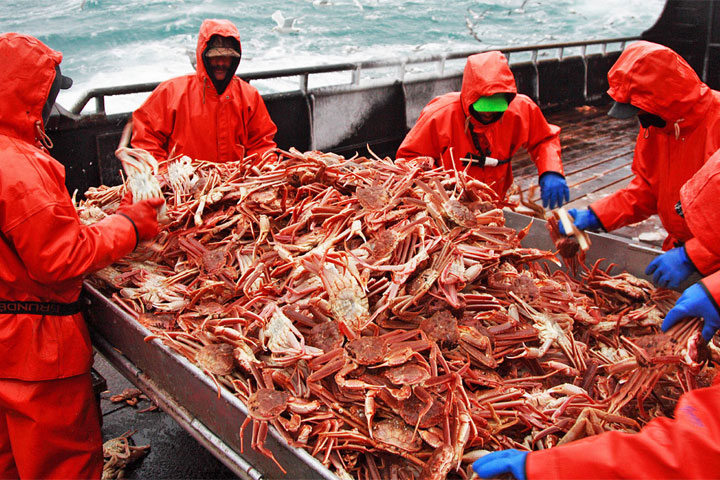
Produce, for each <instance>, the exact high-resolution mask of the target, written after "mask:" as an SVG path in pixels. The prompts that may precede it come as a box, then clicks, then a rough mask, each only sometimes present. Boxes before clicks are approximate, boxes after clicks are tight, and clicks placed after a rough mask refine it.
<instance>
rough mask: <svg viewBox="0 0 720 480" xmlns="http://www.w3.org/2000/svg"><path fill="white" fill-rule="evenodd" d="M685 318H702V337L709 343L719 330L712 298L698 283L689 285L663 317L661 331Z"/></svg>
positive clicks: (718, 317) (719, 314)
mask: <svg viewBox="0 0 720 480" xmlns="http://www.w3.org/2000/svg"><path fill="white" fill-rule="evenodd" d="M687 317H702V318H703V321H704V322H705V324H704V326H703V329H702V336H703V338H704V339H705V341H707V342H709V341H710V339H711V338H712V337H713V335H715V331H716V330H717V329H718V328H720V313H718V309H717V307H716V306H715V302H714V301H713V299H712V297H711V296H710V295H709V294H708V293H707V290H705V287H703V286H702V284H700V283H695V284H693V285H690V286H689V287H688V288H687V289H686V290H685V291H684V292H683V293H682V295H680V298H678V300H677V302H675V306H674V307H673V308H672V309H670V311H669V312H668V313H667V315H665V320H663V323H662V331H663V332H666V331H667V330H668V329H669V328H670V327H672V326H673V325H675V324H676V323H677V322H678V321H680V320H682V319H683V318H687Z"/></svg>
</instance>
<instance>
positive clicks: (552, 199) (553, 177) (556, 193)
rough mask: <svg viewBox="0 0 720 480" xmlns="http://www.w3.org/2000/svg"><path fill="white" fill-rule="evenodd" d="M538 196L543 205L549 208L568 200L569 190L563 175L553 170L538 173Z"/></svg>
mask: <svg viewBox="0 0 720 480" xmlns="http://www.w3.org/2000/svg"><path fill="white" fill-rule="evenodd" d="M540 197H541V198H542V204H543V207H545V208H548V207H549V208H551V209H553V208H555V207H560V206H561V205H562V204H563V203H565V202H567V201H568V200H570V190H569V189H568V186H567V182H566V181H565V177H563V176H562V175H560V174H559V173H555V172H545V173H543V174H542V175H540Z"/></svg>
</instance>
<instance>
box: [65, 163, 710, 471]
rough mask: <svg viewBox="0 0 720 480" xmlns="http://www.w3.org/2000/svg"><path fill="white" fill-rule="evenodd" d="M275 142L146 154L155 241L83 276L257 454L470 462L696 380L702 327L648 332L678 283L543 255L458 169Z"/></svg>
mask: <svg viewBox="0 0 720 480" xmlns="http://www.w3.org/2000/svg"><path fill="white" fill-rule="evenodd" d="M275 153H276V155H274V156H269V157H266V158H265V159H264V160H263V159H259V158H257V157H248V158H246V159H244V160H243V161H239V162H233V163H225V164H216V163H209V162H201V161H194V160H191V159H189V158H187V157H180V158H174V159H171V160H169V161H167V162H163V163H161V164H160V165H158V166H157V170H156V171H155V172H151V176H152V179H153V180H154V181H157V183H158V184H159V187H160V191H161V192H162V195H163V196H164V198H165V201H166V209H165V212H164V216H165V220H164V223H163V225H162V228H161V232H160V235H159V236H158V238H157V239H156V240H155V241H154V242H151V243H148V244H145V245H141V246H140V248H138V249H137V250H136V252H135V253H134V254H133V255H132V256H131V257H128V258H126V259H124V260H122V261H120V262H118V263H116V264H114V265H112V266H111V267H108V268H106V269H103V270H102V271H100V272H98V273H97V274H96V275H94V277H93V281H94V282H96V283H97V284H98V285H99V286H101V288H102V289H103V291H105V292H106V293H107V294H108V296H111V297H112V299H113V300H114V301H115V302H117V303H118V304H119V305H121V306H122V307H123V308H125V309H127V311H128V312H130V313H131V314H133V315H134V316H135V317H136V318H137V320H138V321H139V322H141V323H142V324H143V325H145V326H146V327H147V328H148V329H149V330H150V331H151V332H152V335H151V337H150V338H160V339H162V341H163V342H165V344H167V345H168V346H170V347H172V348H173V349H174V350H176V351H177V352H179V353H180V354H182V355H184V356H186V357H187V358H188V359H190V360H191V361H192V362H194V363H195V364H196V365H198V366H199V367H200V368H201V369H203V370H204V371H205V372H206V373H207V374H208V375H210V376H211V377H212V378H213V379H214V381H215V382H216V383H217V388H218V389H221V388H223V389H227V390H229V391H230V392H232V393H233V394H234V395H236V396H237V397H239V398H240V399H241V400H242V401H243V402H244V403H245V404H246V405H247V407H248V409H249V414H250V415H249V417H248V421H247V422H246V424H245V425H243V428H245V426H248V425H249V422H252V423H253V428H252V430H253V434H252V436H251V438H252V442H251V443H252V447H253V448H255V449H258V450H259V451H261V452H263V453H265V454H266V455H268V456H270V457H272V455H273V454H272V452H271V451H270V450H269V449H268V448H266V447H265V445H264V439H265V435H266V434H267V429H268V424H270V425H272V426H273V427H274V428H276V429H277V431H278V432H279V433H280V434H281V435H282V436H284V437H285V438H286V439H287V441H288V442H289V443H290V444H292V445H294V446H297V447H300V448H304V449H306V450H307V451H308V452H310V453H311V454H312V455H313V456H315V457H316V458H317V459H319V460H320V461H321V462H322V463H324V464H325V465H326V466H328V467H329V468H330V469H331V470H332V471H334V472H335V473H336V474H337V475H338V476H339V477H340V478H362V479H379V478H400V479H410V478H423V479H442V478H446V477H450V478H467V477H468V473H467V472H466V469H467V465H468V463H469V462H470V461H472V460H473V459H474V458H476V456H477V455H479V454H480V452H481V451H483V450H497V449H505V448H518V449H523V450H532V449H543V448H550V447H553V446H555V445H558V444H562V443H565V442H569V441H572V440H575V439H578V438H581V437H583V436H587V435H593V434H597V433H600V432H603V431H607V430H620V431H629V432H630V431H637V430H638V429H639V428H641V426H642V425H643V424H644V423H646V422H647V421H648V420H650V419H651V418H653V417H655V416H657V415H668V414H671V413H672V410H673V407H674V404H675V401H676V400H677V398H678V397H679V396H680V395H681V394H682V393H683V392H684V391H687V390H690V389H693V388H697V387H698V386H703V385H706V384H708V383H709V376H710V375H711V372H712V369H711V368H710V367H708V366H707V365H708V362H707V360H706V359H705V358H706V357H705V356H704V350H703V349H702V345H703V344H702V342H701V340H700V338H701V337H700V335H699V333H698V322H699V321H697V320H695V321H689V322H684V323H682V324H680V325H679V326H677V327H676V328H674V329H673V330H671V331H670V332H669V333H668V334H663V333H661V332H660V329H659V325H660V323H661V320H662V318H663V317H664V315H665V314H666V313H667V311H668V310H669V308H671V307H672V305H673V302H674V300H675V298H676V297H677V295H676V294H674V293H673V292H670V291H667V290H656V289H655V288H653V286H652V285H651V284H649V283H648V282H646V281H644V280H640V279H638V278H635V277H633V276H631V275H629V274H627V273H619V274H612V273H611V268H609V267H608V268H601V265H600V264H595V265H593V266H589V267H587V266H585V267H583V268H582V269H581V271H580V273H579V274H578V275H577V276H571V275H569V274H567V273H565V272H564V271H563V270H559V269H555V268H554V267H553V268H550V267H551V266H553V264H555V263H558V260H556V258H555V256H554V254H553V253H552V252H548V251H541V250H537V249H533V248H524V247H522V246H521V244H520V241H521V239H522V238H523V236H524V235H525V234H526V232H527V229H525V230H523V231H516V230H514V229H511V228H508V227H506V226H505V220H504V214H503V210H502V207H503V203H502V202H501V201H500V200H499V199H498V198H497V196H496V195H495V193H494V192H493V191H492V190H491V189H490V188H489V187H488V186H486V185H484V184H483V183H481V182H478V181H477V180H474V179H472V178H470V177H468V176H466V175H465V174H464V173H463V172H447V171H444V170H441V169H437V168H435V169H433V168H430V167H429V166H428V163H427V162H425V161H424V159H422V158H421V159H417V160H414V161H405V160H401V159H400V160H397V161H392V160H390V159H388V158H385V159H381V158H377V157H374V158H364V157H359V156H356V157H354V158H350V159H345V158H343V157H340V156H338V155H334V154H329V153H328V154H326V153H320V152H307V153H301V152H298V151H296V150H294V149H290V151H282V150H277V151H276V152H275ZM128 183H130V182H129V181H128V182H126V184H125V185H119V186H115V187H105V186H103V187H100V188H97V189H91V190H90V191H88V192H87V194H86V198H85V200H83V201H82V202H80V204H79V205H78V212H79V215H80V217H81V218H82V219H83V220H84V221H87V222H94V221H97V220H98V219H100V218H102V217H103V216H104V215H107V214H111V213H112V212H113V211H114V209H116V208H117V206H118V205H119V203H120V201H121V199H122V198H123V196H124V195H125V193H126V189H127V185H128ZM241 435H242V433H241ZM245 448H247V446H245ZM280 468H283V466H282V465H280Z"/></svg>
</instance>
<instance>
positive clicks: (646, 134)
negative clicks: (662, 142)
mask: <svg viewBox="0 0 720 480" xmlns="http://www.w3.org/2000/svg"><path fill="white" fill-rule="evenodd" d="M649 137H650V129H649V128H646V129H645V132H644V133H643V138H644V139H646V140H647V139H648V138H649Z"/></svg>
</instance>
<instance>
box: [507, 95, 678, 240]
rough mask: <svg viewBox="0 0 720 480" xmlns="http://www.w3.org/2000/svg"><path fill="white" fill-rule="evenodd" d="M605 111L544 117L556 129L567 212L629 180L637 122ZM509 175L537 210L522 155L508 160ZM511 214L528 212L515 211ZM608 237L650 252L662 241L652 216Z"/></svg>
mask: <svg viewBox="0 0 720 480" xmlns="http://www.w3.org/2000/svg"><path fill="white" fill-rule="evenodd" d="M608 108H609V106H604V107H591V106H585V107H578V108H576V109H573V110H565V111H562V112H557V113H551V114H548V115H547V120H548V121H549V122H550V123H552V124H555V125H558V126H559V127H560V128H561V129H562V130H561V132H560V142H561V145H562V160H563V167H564V169H565V177H566V179H567V182H568V187H569V188H570V202H569V203H568V204H567V207H568V208H584V207H586V206H587V205H588V204H590V203H592V202H593V201H595V200H598V199H600V198H602V197H604V196H606V195H609V194H611V193H613V192H615V191H616V190H618V189H620V188H623V187H625V186H626V185H627V184H628V183H630V180H631V179H632V177H633V173H632V171H631V166H632V159H633V150H634V147H635V139H636V137H637V133H638V128H639V126H638V123H637V120H636V119H635V118H632V119H629V120H617V119H614V118H612V117H609V116H608V115H607V110H608ZM513 174H514V176H515V183H516V184H517V185H518V187H519V188H520V189H521V190H522V191H523V192H525V193H524V195H525V198H528V194H530V195H529V198H530V199H531V200H532V201H534V202H535V203H538V204H541V202H540V189H539V188H538V187H535V188H533V185H537V180H538V176H537V169H536V167H535V165H534V164H533V163H532V161H531V160H530V157H529V155H528V154H527V152H526V151H524V150H522V151H521V152H518V154H517V155H516V156H515V157H513ZM511 199H513V197H511ZM514 199H517V196H515V197H514ZM517 211H518V212H520V213H524V212H527V211H528V210H527V209H525V208H523V207H521V208H519V209H517ZM613 233H614V234H616V235H619V236H623V237H627V238H632V239H634V240H637V241H639V242H643V243H648V244H650V245H653V246H660V245H662V241H663V239H664V238H665V235H666V233H665V230H664V229H663V227H662V225H661V224H660V220H659V218H658V217H657V216H656V215H655V216H653V217H651V218H649V219H648V220H646V221H644V222H640V223H637V224H634V225H631V226H627V227H624V228H621V229H619V230H616V231H613Z"/></svg>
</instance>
